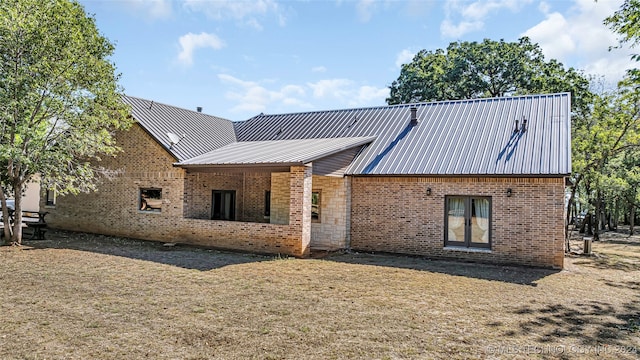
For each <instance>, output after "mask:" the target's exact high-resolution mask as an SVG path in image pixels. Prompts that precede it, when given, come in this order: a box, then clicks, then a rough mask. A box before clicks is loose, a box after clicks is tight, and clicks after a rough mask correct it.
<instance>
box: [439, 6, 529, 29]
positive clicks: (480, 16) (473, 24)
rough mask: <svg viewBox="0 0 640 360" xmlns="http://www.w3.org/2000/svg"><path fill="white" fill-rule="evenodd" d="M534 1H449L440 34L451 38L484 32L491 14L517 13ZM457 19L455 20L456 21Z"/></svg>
mask: <svg viewBox="0 0 640 360" xmlns="http://www.w3.org/2000/svg"><path fill="white" fill-rule="evenodd" d="M531 1H532V0H524V1H523V0H479V1H475V2H468V1H460V0H448V1H447V2H446V3H445V19H444V20H443V21H442V23H440V33H441V34H442V35H443V36H445V37H449V38H458V37H461V36H462V35H464V34H467V33H470V32H473V31H478V30H482V29H483V28H484V21H485V20H486V18H487V17H488V16H489V14H491V13H495V12H498V11H500V10H502V9H508V10H511V11H512V12H516V11H518V10H519V9H521V8H522V7H523V6H524V5H526V4H527V3H529V2H531ZM454 18H455V20H454Z"/></svg>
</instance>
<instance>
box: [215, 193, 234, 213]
mask: <svg viewBox="0 0 640 360" xmlns="http://www.w3.org/2000/svg"><path fill="white" fill-rule="evenodd" d="M235 219H236V192H235V190H213V191H212V194H211V220H235Z"/></svg>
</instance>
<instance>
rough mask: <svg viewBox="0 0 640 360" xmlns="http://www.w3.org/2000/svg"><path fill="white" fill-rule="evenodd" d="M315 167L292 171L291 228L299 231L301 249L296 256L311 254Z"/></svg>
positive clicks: (308, 165)
mask: <svg viewBox="0 0 640 360" xmlns="http://www.w3.org/2000/svg"><path fill="white" fill-rule="evenodd" d="M312 176H313V165H312V164H311V163H309V164H306V165H304V166H292V167H291V170H290V180H291V182H290V183H291V190H290V201H289V226H292V227H294V228H295V229H299V231H300V232H299V234H300V249H298V250H297V251H296V255H297V256H300V257H306V256H308V255H309V254H310V252H311V249H310V243H311V186H312Z"/></svg>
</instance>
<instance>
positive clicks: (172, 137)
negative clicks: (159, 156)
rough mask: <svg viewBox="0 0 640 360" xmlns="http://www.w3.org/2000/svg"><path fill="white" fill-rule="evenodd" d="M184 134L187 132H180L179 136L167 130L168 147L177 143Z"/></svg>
mask: <svg viewBox="0 0 640 360" xmlns="http://www.w3.org/2000/svg"><path fill="white" fill-rule="evenodd" d="M186 136H187V134H182V137H181V136H179V135H176V134H174V133H170V132H168V133H167V137H168V138H169V149H171V148H172V147H173V146H174V145H177V144H178V143H179V142H180V141H182V139H184V138H185V137H186Z"/></svg>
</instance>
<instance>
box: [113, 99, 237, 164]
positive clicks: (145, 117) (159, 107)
mask: <svg viewBox="0 0 640 360" xmlns="http://www.w3.org/2000/svg"><path fill="white" fill-rule="evenodd" d="M122 100H123V101H124V102H125V103H126V104H128V105H130V106H131V115H132V116H133V118H134V119H135V120H136V121H138V123H140V125H142V127H143V128H144V129H145V130H146V131H147V132H148V133H149V134H150V135H151V136H153V137H154V138H155V139H156V141H158V143H160V145H162V146H163V147H164V148H165V149H167V151H168V152H169V153H171V154H172V155H173V156H174V157H175V158H176V159H178V160H179V161H181V160H185V159H188V158H192V157H194V156H198V155H201V154H203V153H206V152H209V151H211V150H214V149H217V148H219V147H222V146H224V145H227V144H229V143H231V142H234V141H236V136H235V131H234V124H233V123H232V122H231V121H229V120H226V119H222V118H219V117H216V116H211V115H207V114H204V113H200V112H196V111H191V110H186V109H181V108H178V107H175V106H171V105H165V104H162V103H157V102H153V101H150V100H144V99H140V98H136V97H133V96H123V97H122ZM167 133H174V134H176V135H179V136H182V135H183V134H184V135H185V137H184V138H183V139H182V140H180V142H179V143H178V144H176V145H173V146H171V143H170V142H169V138H168V137H167Z"/></svg>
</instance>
